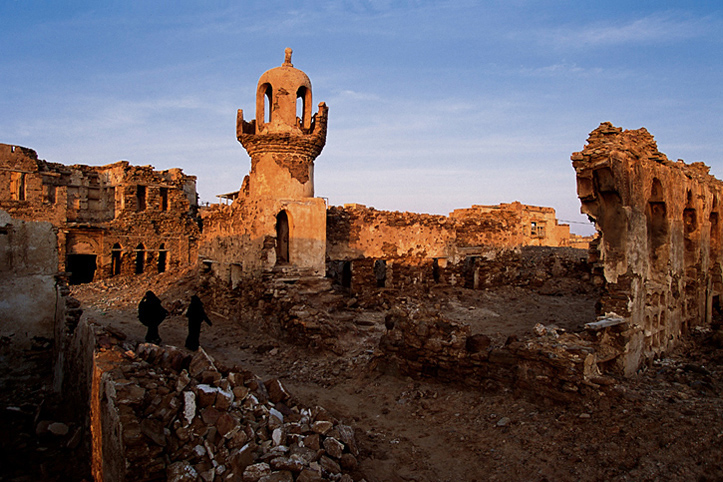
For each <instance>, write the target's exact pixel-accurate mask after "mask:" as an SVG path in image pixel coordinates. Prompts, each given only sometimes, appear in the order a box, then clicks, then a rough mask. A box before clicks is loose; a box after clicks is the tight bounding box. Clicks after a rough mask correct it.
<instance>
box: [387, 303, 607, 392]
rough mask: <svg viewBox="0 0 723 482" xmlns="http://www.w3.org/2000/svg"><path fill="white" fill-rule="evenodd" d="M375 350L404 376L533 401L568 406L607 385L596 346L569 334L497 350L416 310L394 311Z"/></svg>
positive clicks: (466, 328)
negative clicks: (503, 389)
mask: <svg viewBox="0 0 723 482" xmlns="http://www.w3.org/2000/svg"><path fill="white" fill-rule="evenodd" d="M385 324H386V326H387V332H386V333H385V334H384V335H383V336H382V338H381V340H380V343H379V348H380V350H381V353H382V356H383V357H384V358H385V359H386V360H388V361H393V362H394V363H395V364H396V366H398V367H399V368H400V369H401V370H402V372H404V373H406V374H408V375H412V376H433V377H435V378H437V379H440V380H444V381H454V382H462V383H465V384H467V385H471V386H484V385H485V383H486V382H487V381H489V380H494V381H496V382H499V383H500V384H502V385H503V386H508V387H511V388H514V389H516V390H520V391H522V392H526V393H532V394H534V395H535V396H542V397H545V398H548V399H552V400H558V401H565V402H570V401H573V400H575V399H576V398H577V396H578V394H580V393H582V392H584V391H585V390H586V389H588V388H590V387H593V388H596V387H597V386H598V385H599V383H601V382H605V378H603V377H601V376H600V372H599V370H598V368H597V363H596V362H597V357H596V353H595V348H594V343H593V342H591V341H589V340H586V339H584V338H583V337H581V336H579V335H576V334H572V333H564V332H563V333H559V334H558V333H549V334H547V333H546V332H544V333H543V332H540V333H538V336H537V337H530V338H529V339H527V340H521V341H518V340H516V339H509V340H508V341H507V343H505V344H504V346H495V345H493V344H492V341H491V340H490V338H489V337H487V336H485V335H482V334H472V333H471V331H470V327H469V325H465V324H460V323H455V322H452V321H449V320H446V319H444V318H443V317H441V316H440V315H439V314H432V313H425V312H423V311H420V310H414V311H411V312H406V311H404V310H401V309H395V310H393V311H392V312H390V313H389V314H388V315H387V319H386V323H385Z"/></svg>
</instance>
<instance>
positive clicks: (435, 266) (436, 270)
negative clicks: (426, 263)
mask: <svg viewBox="0 0 723 482" xmlns="http://www.w3.org/2000/svg"><path fill="white" fill-rule="evenodd" d="M432 279H434V282H435V283H439V258H434V260H433V261H432Z"/></svg>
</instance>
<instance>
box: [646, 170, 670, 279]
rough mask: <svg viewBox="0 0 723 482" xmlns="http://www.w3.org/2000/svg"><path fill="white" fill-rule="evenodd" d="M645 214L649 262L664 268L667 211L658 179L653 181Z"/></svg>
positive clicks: (667, 231) (666, 244)
mask: <svg viewBox="0 0 723 482" xmlns="http://www.w3.org/2000/svg"><path fill="white" fill-rule="evenodd" d="M646 214H647V218H648V251H649V255H650V261H651V262H652V263H653V264H654V265H656V266H664V265H665V263H667V262H668V249H667V247H668V246H669V243H668V235H669V234H668V233H669V229H668V209H667V207H666V203H665V195H664V192H663V185H662V184H661V182H660V180H658V179H653V185H652V187H651V189H650V199H649V200H648V211H647V213H646Z"/></svg>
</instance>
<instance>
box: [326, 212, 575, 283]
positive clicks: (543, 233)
mask: <svg viewBox="0 0 723 482" xmlns="http://www.w3.org/2000/svg"><path fill="white" fill-rule="evenodd" d="M580 244H583V245H584V247H587V246H586V244H584V243H581V242H580V241H578V240H574V241H573V239H572V238H571V235H570V227H569V226H568V225H566V224H558V222H557V220H556V218H555V210H554V209H552V208H540V207H536V206H526V205H523V204H520V203H518V202H515V203H511V204H501V205H499V206H472V207H471V208H468V209H457V210H455V211H454V212H452V213H451V214H450V215H449V216H440V215H430V214H417V213H409V212H388V211H377V210H375V209H373V208H367V207H365V206H361V205H356V204H350V205H346V206H345V207H336V206H332V207H330V208H329V209H328V211H327V249H326V255H327V262H328V270H329V274H330V275H331V276H332V277H334V278H336V279H337V280H338V281H339V282H340V283H341V284H342V285H345V286H347V287H350V288H352V289H355V290H356V289H364V288H365V287H369V286H372V285H374V284H378V285H379V286H388V287H389V286H402V285H403V284H405V283H409V282H410V281H411V282H420V281H431V280H434V281H435V282H444V283H450V284H458V283H464V285H465V286H466V285H470V286H469V287H470V288H472V287H475V288H476V287H478V286H481V284H480V282H479V280H477V281H471V282H468V281H469V280H467V281H465V280H464V278H465V277H467V276H468V275H470V273H471V275H472V276H473V277H476V276H477V274H474V272H475V270H477V269H478V268H479V267H480V266H482V265H483V264H484V261H485V260H494V259H495V258H497V257H498V256H500V254H501V253H504V252H506V251H510V250H516V249H518V248H520V247H524V246H554V247H568V246H575V247H577V246H579V245H580ZM377 281H378V283H377ZM482 284H484V283H482ZM472 285H473V286H472Z"/></svg>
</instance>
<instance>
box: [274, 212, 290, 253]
mask: <svg viewBox="0 0 723 482" xmlns="http://www.w3.org/2000/svg"><path fill="white" fill-rule="evenodd" d="M288 262H289V218H288V216H287V215H286V211H281V212H280V213H279V214H278V215H277V216H276V264H287V263H288Z"/></svg>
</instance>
